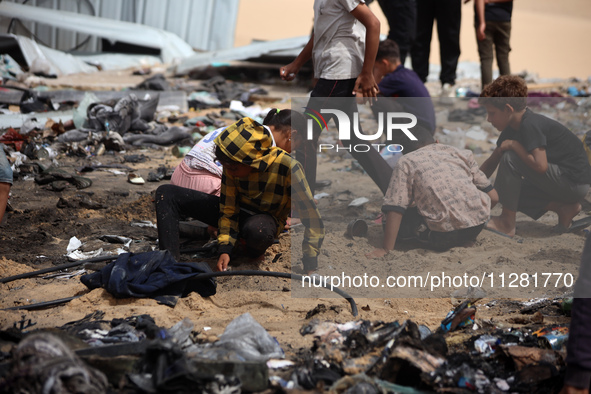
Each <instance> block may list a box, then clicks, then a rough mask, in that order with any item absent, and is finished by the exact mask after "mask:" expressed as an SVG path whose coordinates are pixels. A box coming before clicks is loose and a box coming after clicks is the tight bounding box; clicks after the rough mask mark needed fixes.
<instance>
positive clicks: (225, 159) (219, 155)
mask: <svg viewBox="0 0 591 394" xmlns="http://www.w3.org/2000/svg"><path fill="white" fill-rule="evenodd" d="M215 159H216V160H217V161H219V162H220V163H221V165H226V164H232V163H237V161H235V160H232V159H230V157H229V156H228V155H226V154H225V153H224V151H222V148H220V147H219V145H216V146H215Z"/></svg>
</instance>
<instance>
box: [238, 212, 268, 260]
mask: <svg viewBox="0 0 591 394" xmlns="http://www.w3.org/2000/svg"><path fill="white" fill-rule="evenodd" d="M275 235H277V221H276V220H275V219H274V218H273V216H271V215H268V214H258V215H253V216H250V217H249V218H247V219H245V220H244V221H243V222H242V223H241V226H240V238H242V239H244V241H245V243H246V254H247V255H248V257H251V258H257V257H259V256H262V255H263V254H264V253H265V251H266V250H267V248H269V246H271V245H273V242H274V241H275Z"/></svg>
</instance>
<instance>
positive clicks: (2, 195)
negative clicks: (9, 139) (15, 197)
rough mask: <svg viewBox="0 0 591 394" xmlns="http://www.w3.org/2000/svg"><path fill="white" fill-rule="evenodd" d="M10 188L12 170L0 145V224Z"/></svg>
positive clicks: (2, 146)
mask: <svg viewBox="0 0 591 394" xmlns="http://www.w3.org/2000/svg"><path fill="white" fill-rule="evenodd" d="M11 186H12V168H11V167H10V163H9V162H8V159H7V158H6V154H5V153H4V145H3V144H0V223H2V219H3V218H4V212H6V204H8V196H9V195H10V187H11Z"/></svg>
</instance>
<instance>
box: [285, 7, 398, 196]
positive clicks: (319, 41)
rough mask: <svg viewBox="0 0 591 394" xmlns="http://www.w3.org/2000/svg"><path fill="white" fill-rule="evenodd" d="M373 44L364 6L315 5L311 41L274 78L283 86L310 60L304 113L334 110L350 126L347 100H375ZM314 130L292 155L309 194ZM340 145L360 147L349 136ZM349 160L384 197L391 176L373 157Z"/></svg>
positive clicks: (376, 32)
mask: <svg viewBox="0 0 591 394" xmlns="http://www.w3.org/2000/svg"><path fill="white" fill-rule="evenodd" d="M379 41H380V22H379V20H378V19H377V18H376V16H375V15H374V14H373V13H372V12H371V11H370V9H369V8H368V7H367V5H366V4H365V1H364V0H315V1H314V31H313V33H312V37H311V38H310V41H309V42H308V44H306V46H305V47H304V49H303V50H302V52H301V53H300V54H299V55H298V57H297V58H296V59H295V60H294V61H293V62H291V63H290V64H288V65H286V66H284V67H281V69H280V70H279V74H280V76H281V78H283V79H284V80H286V81H291V80H293V79H294V78H295V75H296V74H297V73H298V72H299V70H300V68H301V67H302V66H303V65H304V64H305V63H306V62H307V61H308V60H310V59H312V61H313V63H314V76H315V78H318V82H317V83H316V85H315V86H314V89H313V90H312V93H311V99H310V101H309V102H308V108H311V109H312V110H314V111H318V112H320V110H321V109H323V108H326V109H328V108H331V109H338V110H340V111H342V112H344V113H345V114H347V115H348V116H349V119H351V120H352V119H353V113H355V112H357V103H356V101H355V99H354V98H353V97H355V96H357V97H368V98H370V99H371V98H374V97H376V96H377V92H378V86H377V84H376V82H375V79H374V77H373V66H374V61H375V58H376V52H377V50H378V43H379ZM331 98H340V99H336V100H330V99H331ZM346 98H348V99H346ZM326 120H327V121H328V120H329V119H326ZM335 121H336V119H335ZM337 126H338V124H337ZM314 127H315V128H314V133H313V134H314V135H313V139H312V140H311V141H307V143H306V144H304V146H303V147H302V148H301V149H299V150H298V151H297V152H296V157H297V159H298V160H299V161H300V162H301V163H302V165H303V167H304V171H305V173H306V178H307V180H308V183H309V184H310V188H311V189H312V192H314V189H315V186H316V165H317V158H316V154H317V148H318V138H319V137H320V133H321V131H322V130H321V129H320V127H316V126H314ZM342 142H343V145H345V146H354V145H356V144H358V143H364V141H361V140H360V139H358V138H357V137H356V136H355V135H354V134H353V135H352V137H351V140H349V141H342ZM351 154H352V155H353V157H354V158H355V159H357V160H358V161H359V163H360V164H361V166H362V167H363V169H364V170H365V171H366V172H367V173H368V175H369V176H370V177H371V178H372V179H373V180H374V182H375V183H376V184H377V185H378V186H379V187H380V189H381V190H382V192H385V191H386V189H387V188H388V182H389V180H390V174H391V173H392V170H391V169H390V166H389V165H388V164H387V163H386V161H385V160H384V159H383V158H382V157H381V156H380V154H379V153H378V151H377V150H375V149H370V150H369V151H368V152H357V151H355V150H354V149H351Z"/></svg>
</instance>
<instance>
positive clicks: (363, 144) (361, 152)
mask: <svg viewBox="0 0 591 394" xmlns="http://www.w3.org/2000/svg"><path fill="white" fill-rule="evenodd" d="M341 84H342V85H343V86H346V85H348V87H347V88H346V89H345V90H344V91H346V92H348V91H353V87H354V86H355V80H353V79H350V80H347V81H342V82H341ZM332 103H333V105H334V106H336V109H338V110H340V111H342V112H344V113H346V114H347V115H348V117H349V119H350V122H351V127H353V119H354V116H353V114H355V113H358V107H357V101H356V99H355V98H354V97H351V96H349V97H342V98H335V100H333V101H332ZM335 121H336V123H337V128H338V127H339V123H338V120H337V119H336V118H335ZM359 132H360V133H361V134H363V130H362V127H361V124H359ZM341 143H342V144H343V148H344V149H347V150H348V151H349V153H351V156H353V158H354V159H355V160H357V161H358V162H359V164H360V165H361V167H363V169H364V170H365V172H367V174H368V175H369V176H370V178H371V179H372V180H373V181H374V182H375V183H376V185H378V187H379V188H380V190H381V191H382V193H384V194H385V193H386V190H388V185H389V184H390V178H391V177H392V168H391V167H390V165H388V163H387V162H386V160H384V158H383V157H382V156H381V155H380V153H379V152H378V151H377V150H376V149H375V148H374V147H372V146H371V144H372V143H377V141H364V140H362V139H360V138H359V137H357V136H356V134H355V132H354V130H353V129H352V130H351V139H350V140H348V141H345V140H341Z"/></svg>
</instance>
